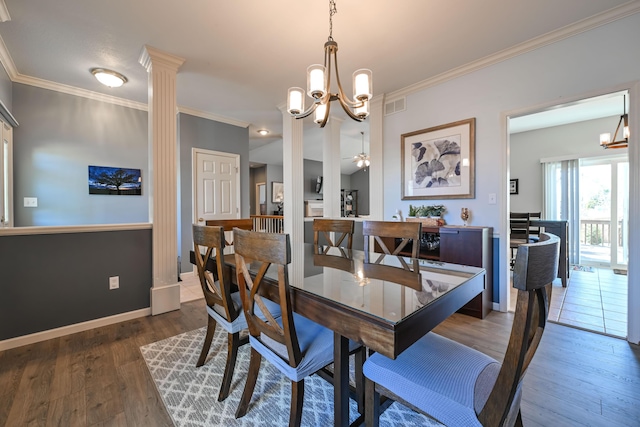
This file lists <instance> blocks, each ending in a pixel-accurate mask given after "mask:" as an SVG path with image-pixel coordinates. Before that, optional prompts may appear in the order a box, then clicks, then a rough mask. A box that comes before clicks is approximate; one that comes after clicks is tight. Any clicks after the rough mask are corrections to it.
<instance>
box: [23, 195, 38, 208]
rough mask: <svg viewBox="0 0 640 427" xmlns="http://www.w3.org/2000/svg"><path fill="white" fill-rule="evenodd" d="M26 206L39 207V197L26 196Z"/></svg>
mask: <svg viewBox="0 0 640 427" xmlns="http://www.w3.org/2000/svg"><path fill="white" fill-rule="evenodd" d="M24 207H25V208H37V207H38V198H37V197H25V198H24Z"/></svg>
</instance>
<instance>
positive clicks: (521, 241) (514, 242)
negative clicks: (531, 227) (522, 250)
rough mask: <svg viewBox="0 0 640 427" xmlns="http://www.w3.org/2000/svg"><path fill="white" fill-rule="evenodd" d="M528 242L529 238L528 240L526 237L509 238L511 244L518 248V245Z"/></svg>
mask: <svg viewBox="0 0 640 427" xmlns="http://www.w3.org/2000/svg"><path fill="white" fill-rule="evenodd" d="M526 243H529V240H526V239H510V240H509V245H510V246H511V247H512V248H517V247H518V246H520V245H524V244H526Z"/></svg>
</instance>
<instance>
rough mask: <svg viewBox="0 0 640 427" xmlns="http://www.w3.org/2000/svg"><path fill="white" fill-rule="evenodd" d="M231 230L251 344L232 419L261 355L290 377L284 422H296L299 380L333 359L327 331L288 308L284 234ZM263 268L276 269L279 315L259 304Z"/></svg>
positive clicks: (247, 396)
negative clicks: (233, 237)
mask: <svg viewBox="0 0 640 427" xmlns="http://www.w3.org/2000/svg"><path fill="white" fill-rule="evenodd" d="M234 234H235V245H236V248H235V249H236V250H235V257H236V271H237V276H238V287H239V288H240V293H241V295H242V305H243V307H244V313H245V316H246V318H247V322H248V324H249V334H250V335H249V342H250V343H251V359H250V361H249V372H248V374H247V381H246V383H245V387H244V392H243V393H242V398H241V399H240V403H239V404H238V408H237V410H236V418H240V417H242V416H244V415H245V414H246V412H247V410H248V408H249V402H250V401H251V396H252V395H253V391H254V388H255V385H256V380H257V378H258V374H259V371H260V363H261V360H262V358H263V357H264V358H265V359H267V360H268V361H269V362H270V363H271V364H273V365H274V366H275V367H276V368H277V369H278V370H280V371H281V372H282V373H283V374H284V375H285V376H287V377H288V378H289V379H290V380H291V408H290V412H289V425H290V426H299V425H300V422H301V419H302V405H303V400H304V379H305V378H306V377H308V376H309V375H311V374H313V373H315V372H317V371H319V370H320V369H322V368H323V367H325V366H327V365H329V364H330V363H332V362H333V339H334V335H333V332H332V331H331V330H330V329H327V328H325V327H324V326H321V325H319V324H317V323H315V322H313V321H311V320H309V319H307V318H305V317H303V316H300V315H298V314H297V313H294V312H293V307H292V302H291V290H290V284H289V274H288V265H289V263H290V262H291V246H290V242H289V235H288V234H271V233H258V232H254V231H245V230H239V229H235V230H234ZM248 260H250V262H251V267H252V269H253V271H257V273H255V278H254V277H253V275H252V274H250V273H249V266H248V265H247V263H248ZM254 263H255V264H257V265H254ZM269 268H275V270H276V271H277V282H278V295H279V297H280V310H281V313H282V316H281V317H279V318H278V317H276V316H272V315H270V314H269V309H268V307H267V306H266V305H265V304H264V301H265V298H264V297H262V296H261V288H262V287H263V286H264V282H265V273H266V272H267V270H268V269H269ZM274 273H275V271H274ZM272 280H274V279H272ZM258 308H259V309H260V310H262V312H263V313H264V314H265V319H262V318H260V317H258V316H256V311H257V310H258ZM358 347H359V345H358V344H356V343H354V342H350V343H349V348H350V349H351V350H356V349H357V348H358Z"/></svg>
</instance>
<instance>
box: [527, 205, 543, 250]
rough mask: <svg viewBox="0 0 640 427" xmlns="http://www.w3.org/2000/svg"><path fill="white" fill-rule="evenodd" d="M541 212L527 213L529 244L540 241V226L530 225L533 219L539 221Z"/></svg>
mask: <svg viewBox="0 0 640 427" xmlns="http://www.w3.org/2000/svg"><path fill="white" fill-rule="evenodd" d="M541 215H542V212H529V243H535V242H537V241H538V240H540V226H534V225H531V221H532V220H534V219H540V218H541Z"/></svg>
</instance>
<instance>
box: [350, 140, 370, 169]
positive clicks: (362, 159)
mask: <svg viewBox="0 0 640 427" xmlns="http://www.w3.org/2000/svg"><path fill="white" fill-rule="evenodd" d="M360 134H361V135H362V152H361V153H360V154H358V155H356V156H353V162H354V163H356V165H357V166H358V167H359V168H361V167H363V166H364V167H369V165H370V164H371V161H370V160H369V156H368V155H367V154H366V153H365V152H364V132H360Z"/></svg>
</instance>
